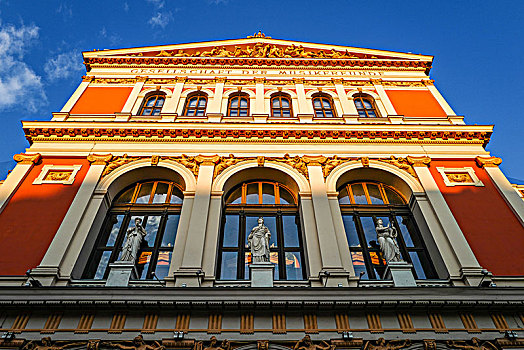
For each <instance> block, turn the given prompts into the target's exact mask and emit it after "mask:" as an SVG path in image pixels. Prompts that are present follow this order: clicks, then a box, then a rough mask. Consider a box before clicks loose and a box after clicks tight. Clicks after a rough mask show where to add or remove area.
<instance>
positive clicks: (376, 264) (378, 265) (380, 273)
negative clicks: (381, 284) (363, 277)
mask: <svg viewBox="0 0 524 350" xmlns="http://www.w3.org/2000/svg"><path fill="white" fill-rule="evenodd" d="M369 257H370V259H371V264H372V266H373V269H374V270H375V276H376V277H377V279H383V278H384V274H385V272H386V266H387V265H386V261H385V260H384V258H383V257H382V253H379V252H370V253H369Z"/></svg>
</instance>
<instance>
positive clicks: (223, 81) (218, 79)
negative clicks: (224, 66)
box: [215, 77, 227, 84]
mask: <svg viewBox="0 0 524 350" xmlns="http://www.w3.org/2000/svg"><path fill="white" fill-rule="evenodd" d="M226 81H227V77H215V83H222V84H223V83H225V82H226Z"/></svg>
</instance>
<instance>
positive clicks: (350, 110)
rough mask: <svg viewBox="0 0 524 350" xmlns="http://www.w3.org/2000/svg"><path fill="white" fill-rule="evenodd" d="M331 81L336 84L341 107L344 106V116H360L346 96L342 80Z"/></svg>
mask: <svg viewBox="0 0 524 350" xmlns="http://www.w3.org/2000/svg"><path fill="white" fill-rule="evenodd" d="M331 80H332V81H333V83H334V84H335V90H336V91H337V95H338V99H339V101H340V105H341V106H342V114H343V115H353V116H354V115H358V112H357V108H356V107H355V104H354V103H352V102H351V101H350V100H348V97H347V96H346V90H344V86H343V85H342V79H331Z"/></svg>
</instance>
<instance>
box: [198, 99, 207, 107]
mask: <svg viewBox="0 0 524 350" xmlns="http://www.w3.org/2000/svg"><path fill="white" fill-rule="evenodd" d="M206 102H207V100H206V99H205V98H203V97H201V98H200V99H199V100H198V107H199V108H205V107H206Z"/></svg>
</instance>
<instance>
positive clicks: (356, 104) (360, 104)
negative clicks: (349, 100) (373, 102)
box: [355, 99, 364, 109]
mask: <svg viewBox="0 0 524 350" xmlns="http://www.w3.org/2000/svg"><path fill="white" fill-rule="evenodd" d="M355 106H356V107H357V109H361V108H364V106H363V105H362V101H360V99H356V100H355Z"/></svg>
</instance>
